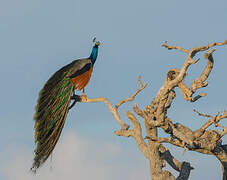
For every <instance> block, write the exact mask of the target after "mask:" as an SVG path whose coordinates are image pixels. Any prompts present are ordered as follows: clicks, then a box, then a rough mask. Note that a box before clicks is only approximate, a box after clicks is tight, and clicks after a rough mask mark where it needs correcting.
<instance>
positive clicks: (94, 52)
mask: <svg viewBox="0 0 227 180" xmlns="http://www.w3.org/2000/svg"><path fill="white" fill-rule="evenodd" d="M97 56H98V46H96V45H95V46H94V47H93V48H92V52H91V55H90V57H89V59H91V62H92V64H93V65H94V64H95V61H96V59H97Z"/></svg>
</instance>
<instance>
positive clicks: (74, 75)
mask: <svg viewBox="0 0 227 180" xmlns="http://www.w3.org/2000/svg"><path fill="white" fill-rule="evenodd" d="M93 43H94V46H93V48H92V52H91V54H90V56H89V57H88V58H84V59H78V60H74V61H72V62H71V63H70V64H68V65H66V66H64V67H62V68H61V69H59V70H58V71H57V72H55V73H54V74H53V75H52V76H51V77H50V78H49V80H48V81H47V82H46V83H45V85H44V87H43V88H42V90H41V91H40V93H39V97H38V102H37V105H36V111H35V115H34V120H35V126H34V129H35V137H34V138H35V143H36V149H35V151H34V154H35V157H34V162H33V165H32V168H31V170H32V171H33V172H36V170H37V169H38V168H39V167H40V166H41V165H42V164H43V163H44V162H45V161H46V160H47V159H48V157H49V156H50V155H51V154H52V152H53V150H54V147H55V145H56V144H57V142H58V139H59V137H60V135H61V132H62V129H63V127H64V124H65V120H66V117H67V114H68V111H69V109H71V108H72V107H73V106H74V105H75V103H76V101H77V100H76V99H75V98H74V102H73V103H72V105H71V106H70V103H71V100H72V98H73V95H74V96H75V90H77V91H81V90H83V95H84V92H85V91H84V88H85V87H86V86H87V84H88V83H89V80H90V78H91V74H92V70H93V67H94V64H95V61H96V59H97V56H98V48H99V45H100V42H99V41H96V38H94V39H93Z"/></svg>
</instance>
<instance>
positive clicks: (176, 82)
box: [75, 40, 227, 180]
mask: <svg viewBox="0 0 227 180" xmlns="http://www.w3.org/2000/svg"><path fill="white" fill-rule="evenodd" d="M226 44H227V40H226V41H224V42H223V43H216V42H214V43H211V44H208V45H207V46H200V47H196V48H192V49H190V50H187V49H184V48H181V47H179V46H169V45H167V42H165V43H164V44H163V47H165V48H167V49H169V50H172V49H177V50H180V51H182V52H184V53H186V54H187V58H186V60H185V62H184V64H183V66H182V68H181V69H176V68H175V69H170V70H169V71H168V73H167V77H166V80H165V82H164V84H163V86H162V87H161V88H160V89H159V91H158V93H157V94H156V96H155V97H154V99H153V101H152V102H151V103H150V104H149V105H147V106H146V107H145V108H144V109H143V110H141V109H139V108H138V107H137V105H136V104H134V107H133V110H134V112H135V113H136V114H137V115H138V116H140V117H141V118H142V119H143V120H144V126H145V132H146V137H145V138H143V136H142V128H141V125H140V123H139V121H138V120H137V118H136V117H135V116H134V115H133V114H132V113H131V112H129V111H128V112H126V115H127V117H128V118H129V119H130V121H131V122H132V124H133V127H132V128H130V126H129V125H127V124H125V123H124V122H123V121H122V120H121V119H120V116H119V114H118V108H119V107H120V106H121V105H122V104H124V103H126V102H129V101H133V100H134V99H135V97H136V95H137V94H138V93H139V92H140V91H142V90H143V89H144V88H145V87H146V83H145V84H143V83H142V82H141V80H140V77H139V78H138V82H139V85H140V88H139V89H138V90H137V91H136V92H135V93H134V94H133V95H132V96H131V97H130V98H127V99H123V100H122V101H120V102H119V103H118V104H117V105H115V106H114V107H113V106H112V105H111V104H110V102H109V101H108V100H107V99H106V98H102V97H101V98H96V99H90V98H88V97H86V96H78V97H75V98H79V99H80V102H105V103H106V105H107V106H108V108H109V110H110V112H111V113H112V114H113V116H114V118H115V119H116V121H117V122H118V123H119V125H120V126H121V129H120V130H118V131H115V134H116V135H118V136H125V137H133V138H134V139H135V141H136V143H137V145H138V148H139V149H140V151H141V152H142V154H143V155H144V156H145V157H146V158H147V159H148V160H149V162H150V174H151V178H152V179H153V180H174V179H177V180H187V179H188V178H189V175H190V171H191V170H192V169H194V168H193V167H191V165H190V163H189V162H179V161H178V160H176V159H175V158H174V157H173V156H172V155H171V153H170V151H169V150H168V149H167V148H166V147H165V146H164V145H163V144H164V143H170V144H172V145H174V146H178V147H182V148H184V150H190V151H196V152H199V153H203V154H209V155H214V156H216V157H217V159H218V160H219V161H220V163H221V166H222V170H223V180H227V145H222V144H221V138H222V137H223V136H224V135H226V134H227V127H223V126H220V125H219V122H220V121H221V120H223V119H226V118H227V111H225V112H224V113H222V114H220V113H218V114H217V115H216V116H211V115H207V114H202V113H200V112H198V111H196V110H194V111H195V112H196V113H197V114H198V115H199V116H203V117H204V118H209V119H208V121H207V122H205V123H204V124H203V125H202V126H201V127H200V128H198V129H197V130H195V131H192V130H191V129H189V128H188V127H187V126H184V125H182V124H180V123H177V122H175V123H174V121H173V120H171V119H170V117H168V116H167V112H168V109H169V108H170V107H171V104H172V102H173V101H174V99H175V98H176V93H175V89H176V88H179V89H180V91H181V94H182V96H183V98H184V99H185V100H186V101H189V102H195V101H197V100H199V99H200V98H201V97H204V96H206V95H207V94H206V93H200V94H198V95H196V96H194V94H195V93H196V91H197V90H198V89H200V88H203V87H206V86H207V85H208V82H206V80H207V79H208V77H209V75H210V73H211V71H212V69H213V64H214V59H213V56H212V54H213V53H214V51H215V49H212V50H210V51H208V52H207V53H205V55H204V58H205V59H207V65H206V67H205V68H204V70H203V72H202V73H201V75H200V76H199V77H197V78H196V79H195V80H194V81H192V83H191V85H190V86H189V87H187V86H186V84H185V82H184V80H185V77H186V76H187V75H188V74H187V70H188V68H189V67H190V66H191V65H193V64H196V63H198V62H199V59H198V60H194V59H193V58H194V57H195V55H196V54H197V53H198V52H202V51H207V50H209V49H210V48H212V47H214V46H223V45H226ZM212 125H214V126H215V127H217V126H219V127H221V128H222V130H221V131H217V130H211V129H209V130H208V129H207V128H208V127H210V126H212ZM158 128H162V129H163V130H164V131H165V132H166V133H167V134H169V137H168V138H162V137H159V134H158V133H157V132H158V131H157V129H158ZM166 162H167V163H168V164H169V165H170V166H171V167H172V168H173V169H174V170H176V171H178V172H179V176H178V177H177V178H176V177H174V176H173V175H172V174H171V173H170V172H169V171H166V170H163V168H164V167H165V164H166Z"/></svg>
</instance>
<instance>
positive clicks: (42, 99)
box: [32, 63, 73, 171]
mask: <svg viewBox="0 0 227 180" xmlns="http://www.w3.org/2000/svg"><path fill="white" fill-rule="evenodd" d="M72 66H73V63H71V64H69V65H67V66H65V67H63V68H61V69H60V70H59V71H57V72H56V73H55V74H54V75H53V76H52V77H51V78H50V79H49V80H48V81H47V82H46V84H45V85H44V87H43V89H42V90H41V91H40V93H39V98H38V103H37V106H36V113H35V116H34V120H35V142H36V149H35V158H34V163H33V166H32V170H33V171H36V169H37V168H39V167H40V166H41V165H42V164H43V163H44V162H45V161H46V160H47V158H48V157H49V156H50V154H51V153H52V151H53V149H54V147H55V145H56V143H57V141H58V139H59V137H60V134H61V131H62V128H63V126H64V123H65V119H66V116H67V114H68V108H69V104H70V100H71V94H72V92H73V85H72V84H71V82H70V78H69V77H68V75H69V74H70V71H71V69H72Z"/></svg>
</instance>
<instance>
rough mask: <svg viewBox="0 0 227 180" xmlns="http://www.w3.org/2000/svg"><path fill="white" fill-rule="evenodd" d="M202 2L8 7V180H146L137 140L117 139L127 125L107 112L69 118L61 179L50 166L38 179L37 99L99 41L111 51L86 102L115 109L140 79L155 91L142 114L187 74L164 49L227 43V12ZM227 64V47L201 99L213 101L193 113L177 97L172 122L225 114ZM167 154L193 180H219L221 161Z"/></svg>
mask: <svg viewBox="0 0 227 180" xmlns="http://www.w3.org/2000/svg"><path fill="white" fill-rule="evenodd" d="M204 2H205V1H195V0H191V1H179V0H172V1H151V0H142V1H135V0H130V1H129V0H125V1H121V0H115V1H107V0H96V1H89V0H65V1H60V0H48V1H44V0H34V1H31V0H20V1H17V0H7V1H3V0H0V4H1V6H0V22H1V23H0V39H1V40H0V49H1V53H0V81H1V84H2V85H1V93H0V99H1V101H2V103H1V104H2V105H1V110H0V112H1V122H2V123H1V131H0V142H1V148H0V161H1V165H0V179H2V180H22V179H23V180H24V179H29V180H30V179H41V178H44V179H45V178H46V179H50V180H51V179H52V178H53V179H61V177H68V179H69V178H70V177H74V178H75V177H76V178H78V179H81V180H87V179H90V177H93V178H95V179H100V180H104V179H110V180H112V179H121V178H122V179H123V178H126V179H130V180H133V179H138V178H140V179H144V180H148V179H149V167H148V162H147V161H146V160H145V159H144V157H143V156H142V154H141V153H140V152H139V150H138V149H137V147H136V144H135V142H134V141H133V139H131V138H130V139H126V138H123V137H117V136H115V135H114V134H113V131H114V130H116V129H118V128H119V125H118V124H117V123H116V122H115V120H114V118H113V117H112V115H111V113H110V112H109V111H108V109H107V107H106V106H105V105H104V104H102V103H93V104H79V103H78V104H77V105H76V106H75V107H74V108H73V110H71V112H70V113H69V115H68V118H67V122H66V124H65V127H64V130H63V133H62V136H61V138H60V142H59V144H58V145H57V146H56V150H55V153H54V155H53V159H52V166H53V170H52V171H50V166H51V163H50V162H47V163H46V165H45V166H44V167H43V168H42V169H41V170H40V171H39V176H38V177H34V176H31V175H30V174H29V173H28V169H29V167H30V165H31V163H32V158H33V157H32V152H33V150H34V147H35V146H34V142H33V133H34V132H33V125H34V122H33V114H34V107H35V105H36V101H37V98H38V92H39V90H40V89H41V88H42V86H43V84H44V83H45V81H46V80H47V79H48V78H49V77H50V76H51V75H52V74H53V73H54V72H55V71H56V70H58V69H59V68H60V67H62V66H64V65H65V64H67V63H69V62H71V61H72V60H74V59H78V58H82V57H87V56H88V55H89V54H90V51H91V48H92V43H91V41H92V38H93V37H94V36H96V37H97V39H98V40H100V41H101V42H103V44H102V46H101V47H100V50H99V57H98V60H97V62H96V64H95V68H94V71H93V75H92V79H91V82H90V83H89V85H88V86H87V88H86V92H87V95H88V96H89V97H100V96H104V97H107V98H108V99H109V100H110V101H111V102H112V103H113V104H115V103H117V102H118V101H119V100H121V99H122V98H125V97H128V96H130V95H131V94H132V93H133V92H134V91H135V89H136V88H137V87H138V86H137V81H136V78H137V76H138V75H141V76H142V79H143V80H144V81H146V82H147V83H148V87H147V88H146V89H145V90H144V91H143V92H142V93H141V94H140V95H139V96H138V97H137V98H136V102H137V104H138V105H139V106H140V107H141V108H143V107H144V106H145V105H147V104H148V103H150V102H151V100H152V98H153V97H154V96H155V94H156V92H157V91H158V89H159V88H160V87H161V85H162V83H163V81H164V79H165V75H166V73H167V71H168V69H170V68H180V67H181V65H182V63H183V62H184V59H185V54H183V53H181V52H178V51H168V50H167V49H164V48H162V47H161V44H162V42H163V41H165V40H167V41H168V42H169V44H171V45H180V46H182V47H184V48H191V47H194V46H200V45H206V44H207V43H208V42H213V41H224V40H226V39H227V21H226V19H227V12H226V7H227V2H226V1H225V0H219V1H216V2H214V1H211V0H207V1H206V3H204ZM198 56H199V57H200V56H201V57H202V54H199V55H198ZM226 57H227V55H226V46H225V47H218V48H217V51H216V52H215V53H214V59H215V65H214V69H213V72H212V74H211V76H210V77H209V79H208V82H209V85H208V87H206V88H204V89H202V90H200V91H201V92H206V93H208V96H207V97H204V98H202V99H200V100H199V101H198V102H196V103H193V104H191V103H188V102H184V101H183V99H182V97H181V95H180V94H179V91H177V99H176V100H175V102H174V104H173V106H172V109H171V110H170V112H169V115H170V117H171V118H172V119H174V120H175V121H178V122H180V123H182V124H185V125H186V124H187V125H188V126H189V127H190V128H192V129H193V130H194V129H196V128H198V127H199V126H200V125H201V124H202V123H203V122H204V119H203V118H199V117H197V116H196V115H195V114H194V113H193V111H192V109H193V108H196V109H198V110H199V111H201V112H204V113H216V112H218V111H223V110H225V109H226V107H227V102H226V100H225V99H226V97H225V96H226V95H225V94H226V91H227V85H226V83H225V78H226V76H227V72H226V67H227V61H226ZM204 65H205V60H204V59H202V60H201V62H199V64H198V65H196V66H192V67H191V68H190V69H189V73H191V75H192V76H191V77H188V78H187V80H188V83H189V82H190V80H191V79H192V78H193V77H194V78H195V77H196V75H198V74H199V73H200V72H201V68H202V67H203V66H204ZM131 108H132V104H129V105H125V106H124V107H122V109H121V117H122V119H124V120H125V121H126V122H128V120H127V119H126V118H125V116H124V111H125V110H127V109H131ZM223 124H224V123H223ZM225 124H226V123H225ZM224 142H227V138H226V137H225V138H224ZM169 147H170V149H173V150H174V152H173V154H175V155H176V157H177V158H178V159H180V160H186V161H187V160H188V161H190V162H191V163H192V165H193V166H194V167H195V170H194V171H192V173H191V179H198V178H199V177H200V178H199V179H201V178H204V179H205V178H206V179H220V177H221V169H220V165H219V162H218V161H217V160H216V159H215V158H213V157H210V156H205V155H201V154H198V153H191V152H186V153H185V154H184V155H182V150H181V149H178V148H177V149H175V148H173V147H171V146H169ZM69 149H72V151H70V150H69ZM70 152H71V153H70ZM65 156H66V157H65ZM82 162H84V163H82ZM119 164H120V165H119ZM74 165H75V168H73V169H72V166H74ZM95 166H96V167H95ZM196 167H198V168H200V169H201V172H200V171H199V170H198V169H196ZM94 168H97V169H96V170H95V169H94ZM207 169H209V172H207ZM67 170H69V171H67ZM89 171H90V173H89V174H88V173H87V172H89ZM201 173H202V175H201Z"/></svg>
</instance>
